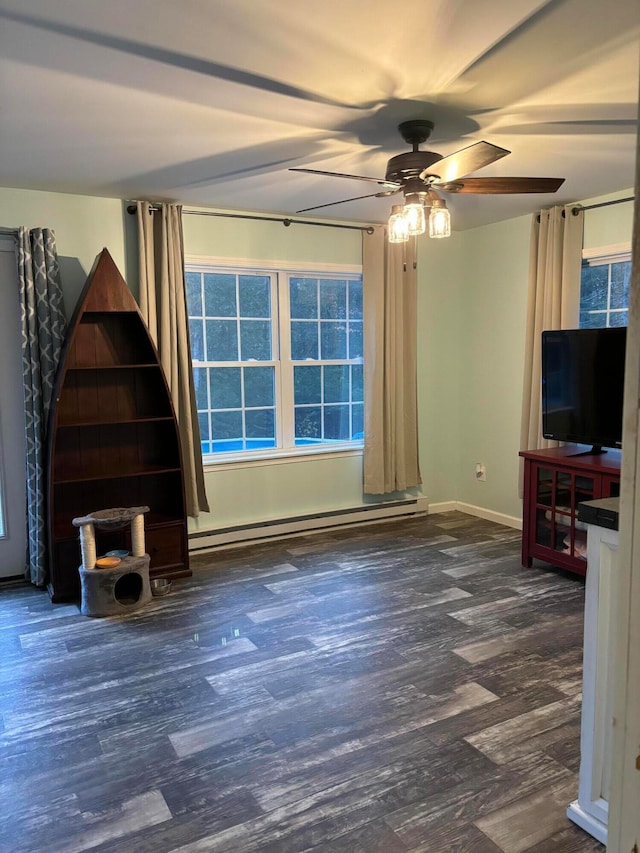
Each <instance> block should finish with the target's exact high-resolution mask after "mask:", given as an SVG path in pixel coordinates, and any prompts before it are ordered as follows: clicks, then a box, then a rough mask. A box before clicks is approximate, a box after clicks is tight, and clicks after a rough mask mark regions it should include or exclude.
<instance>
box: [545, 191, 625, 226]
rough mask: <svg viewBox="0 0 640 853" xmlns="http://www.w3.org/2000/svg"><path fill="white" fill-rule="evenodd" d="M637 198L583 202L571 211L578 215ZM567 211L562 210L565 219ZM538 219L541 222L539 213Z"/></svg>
mask: <svg viewBox="0 0 640 853" xmlns="http://www.w3.org/2000/svg"><path fill="white" fill-rule="evenodd" d="M635 200H636V197H635V196H634V195H630V196H628V197H627V198H616V199H614V200H613V201H601V202H599V203H598V204H586V205H584V206H583V205H581V204H578V205H576V206H575V207H572V208H571V213H572V214H573V215H574V216H577V215H578V214H579V213H580V211H581V210H595V209H596V208H598V207H609V205H611V204H622V203H623V202H625V201H635ZM566 213H567V211H566V208H565V210H563V211H562V218H563V219H564V218H565V217H566ZM536 220H537V221H538V222H540V214H538V215H537V216H536Z"/></svg>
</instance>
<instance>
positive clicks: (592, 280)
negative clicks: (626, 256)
mask: <svg viewBox="0 0 640 853" xmlns="http://www.w3.org/2000/svg"><path fill="white" fill-rule="evenodd" d="M608 287H609V265H608V264H600V265H599V266H593V267H590V266H586V267H583V268H582V275H581V278H580V309H581V310H582V311H593V310H596V309H603V308H606V307H607V290H608Z"/></svg>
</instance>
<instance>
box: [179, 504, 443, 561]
mask: <svg viewBox="0 0 640 853" xmlns="http://www.w3.org/2000/svg"><path fill="white" fill-rule="evenodd" d="M428 510H429V501H428V499H427V498H426V497H419V498H413V499H410V500H403V501H389V502H387V503H378V504H372V505H371V506H358V507H352V508H348V509H339V510H334V511H331V512H321V513H314V514H313V515H299V516H295V517H292V518H278V519H273V520H272V521H261V522H257V523H255V524H240V525H237V526H233V527H224V528H220V530H215V531H213V530H209V531H203V532H201V533H197V532H196V533H190V534H189V551H190V552H192V553H193V552H196V551H204V550H209V549H213V548H217V549H219V548H229V547H237V546H238V545H248V544H255V543H257V542H266V541H270V540H274V539H285V538H287V537H290V536H297V535H299V534H301V533H322V532H324V531H326V530H329V529H335V528H338V527H351V526H356V525H363V524H373V523H374V522H380V521H387V520H389V521H391V520H392V519H394V518H398V516H412V515H413V516H416V515H426V514H427V512H428Z"/></svg>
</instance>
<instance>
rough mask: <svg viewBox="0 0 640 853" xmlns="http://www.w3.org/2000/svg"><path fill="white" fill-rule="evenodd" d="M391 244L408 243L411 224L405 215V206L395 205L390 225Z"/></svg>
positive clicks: (392, 209)
mask: <svg viewBox="0 0 640 853" xmlns="http://www.w3.org/2000/svg"><path fill="white" fill-rule="evenodd" d="M388 231H389V242H390V243H406V242H407V240H408V239H409V222H408V221H407V217H406V216H405V214H404V206H403V205H401V204H394V206H393V207H392V208H391V216H390V217H389V223H388Z"/></svg>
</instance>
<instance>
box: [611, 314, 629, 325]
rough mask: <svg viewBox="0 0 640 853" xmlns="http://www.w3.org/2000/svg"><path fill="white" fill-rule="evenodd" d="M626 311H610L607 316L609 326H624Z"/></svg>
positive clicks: (626, 321) (626, 320)
mask: <svg viewBox="0 0 640 853" xmlns="http://www.w3.org/2000/svg"><path fill="white" fill-rule="evenodd" d="M627 314H628V312H627V311H612V312H611V314H609V325H610V326H626V325H627V323H628V317H627Z"/></svg>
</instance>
